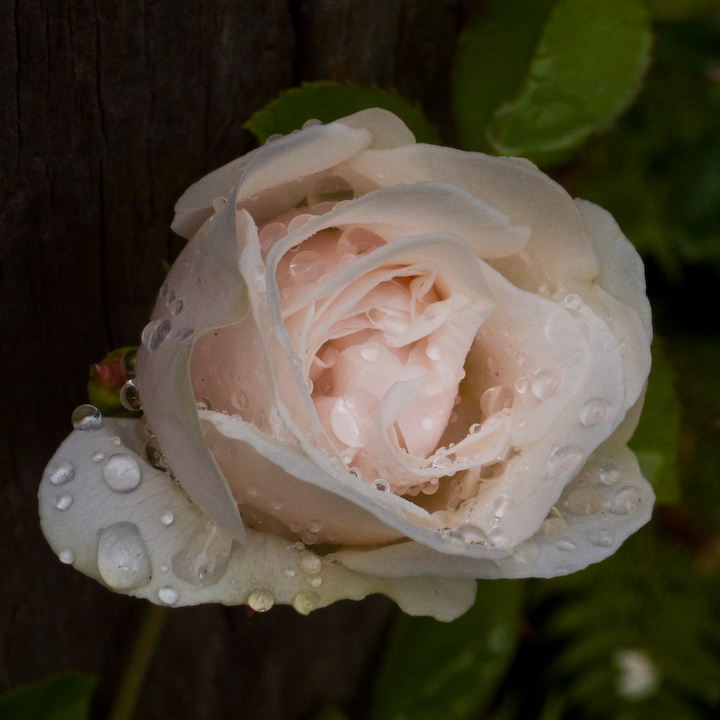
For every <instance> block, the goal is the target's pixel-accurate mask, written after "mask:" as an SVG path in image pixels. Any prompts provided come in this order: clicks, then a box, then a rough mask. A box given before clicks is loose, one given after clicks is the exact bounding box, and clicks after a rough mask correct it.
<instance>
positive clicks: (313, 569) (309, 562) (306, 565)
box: [300, 555, 322, 575]
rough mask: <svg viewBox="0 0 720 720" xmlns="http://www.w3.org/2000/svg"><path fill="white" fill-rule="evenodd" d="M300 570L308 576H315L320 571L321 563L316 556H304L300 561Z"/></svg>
mask: <svg viewBox="0 0 720 720" xmlns="http://www.w3.org/2000/svg"><path fill="white" fill-rule="evenodd" d="M300 569H301V570H302V571H303V572H304V573H307V574H308V575H317V574H318V573H319V572H320V571H321V570H322V561H321V560H320V558H319V557H318V556H317V555H305V556H304V557H303V558H302V559H301V560H300Z"/></svg>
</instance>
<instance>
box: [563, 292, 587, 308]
mask: <svg viewBox="0 0 720 720" xmlns="http://www.w3.org/2000/svg"><path fill="white" fill-rule="evenodd" d="M562 304H563V305H564V306H565V307H566V308H567V309H568V310H579V309H580V308H581V307H582V300H581V299H580V296H579V295H576V294H575V293H570V294H569V295H566V296H565V299H564V300H563V303H562Z"/></svg>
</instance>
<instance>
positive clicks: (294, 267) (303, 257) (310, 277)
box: [290, 250, 325, 285]
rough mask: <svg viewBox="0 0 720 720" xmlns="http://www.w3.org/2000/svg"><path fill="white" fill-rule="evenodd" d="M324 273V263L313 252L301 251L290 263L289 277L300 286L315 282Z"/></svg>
mask: <svg viewBox="0 0 720 720" xmlns="http://www.w3.org/2000/svg"><path fill="white" fill-rule="evenodd" d="M324 272H325V262H324V261H323V259H322V257H321V256H320V253H317V252H315V251H314V250H301V251H300V252H299V253H297V255H295V256H294V257H293V259H292V260H291V261H290V275H291V277H292V279H293V280H294V281H295V282H296V283H299V284H301V285H304V284H306V283H311V282H315V281H316V280H317V279H318V278H319V277H320V276H321V275H323V274H324Z"/></svg>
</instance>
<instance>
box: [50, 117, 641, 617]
mask: <svg viewBox="0 0 720 720" xmlns="http://www.w3.org/2000/svg"><path fill="white" fill-rule="evenodd" d="M173 229H175V230H176V231H177V232H178V233H180V234H181V235H183V236H185V237H187V238H191V239H190V242H189V243H188V245H187V247H186V248H185V250H184V251H183V253H182V254H181V255H180V257H179V258H178V260H177V261H176V263H175V265H174V266H173V268H172V270H171V271H170V274H169V275H168V278H167V282H166V283H165V284H164V285H163V288H162V289H161V292H160V297H159V299H158V301H157V304H156V306H155V310H154V312H153V316H152V321H151V322H150V324H149V325H148V326H147V327H146V328H145V330H144V332H143V345H142V348H141V350H140V352H139V354H138V372H137V378H136V385H137V388H138V390H139V393H140V400H141V403H142V407H143V410H144V413H145V414H144V417H143V419H142V420H140V421H135V420H115V419H109V418H105V419H103V420H102V421H101V422H100V421H99V420H93V419H92V418H91V419H90V420H88V421H86V422H85V425H86V426H89V427H90V428H91V429H82V427H80V429H76V430H75V432H73V433H72V435H71V436H70V437H69V438H68V439H67V440H66V441H65V443H64V444H63V445H62V446H61V448H60V449H59V450H58V452H57V453H56V455H55V457H54V458H53V459H52V461H51V462H50V464H49V465H48V468H47V470H46V473H45V477H44V479H43V482H42V484H41V489H40V501H41V515H42V522H43V529H44V531H45V534H46V536H47V537H48V539H49V541H50V543H51V545H52V546H53V548H54V549H55V551H56V552H57V553H58V554H59V555H60V558H61V559H62V560H63V561H65V562H69V563H73V564H74V565H75V566H76V567H77V568H78V569H80V570H82V571H83V572H85V573H87V574H88V575H91V576H92V577H95V578H97V579H98V580H100V581H102V582H103V583H105V584H106V585H107V586H109V587H110V588H112V589H114V590H121V591H124V592H127V593H129V594H132V595H136V596H139V597H146V598H148V599H150V600H153V601H155V602H163V603H167V604H171V605H184V604H195V603H199V602H208V601H217V602H224V603H228V604H234V603H248V604H250V605H251V606H252V607H254V608H255V609H257V610H266V609H268V608H269V607H270V606H271V605H272V604H273V603H276V602H281V603H292V604H293V605H294V606H295V607H296V608H297V609H298V610H299V611H301V612H305V613H306V612H309V611H310V610H312V609H313V608H315V607H321V606H323V605H327V604H329V603H331V602H333V601H334V600H336V599H339V598H360V597H363V596H365V595H367V594H368V593H372V592H382V593H385V594H387V595H389V596H390V597H392V598H394V599H395V600H396V601H397V602H398V603H399V604H400V606H401V607H402V608H403V609H404V610H406V611H407V612H410V613H413V614H431V615H434V616H435V617H438V618H440V619H444V620H448V619H452V618H453V617H456V616H457V615H459V614H461V613H462V612H464V611H465V610H466V609H467V608H468V607H469V606H470V605H471V603H472V602H473V598H474V593H475V581H474V579H475V578H495V577H527V576H541V577H551V576H554V575H560V574H566V573H569V572H572V571H574V570H578V569H580V568H583V567H585V566H586V565H588V564H589V563H592V562H596V561H598V560H601V559H602V558H604V557H606V556H607V555H609V554H611V553H612V552H614V551H615V549H617V547H618V546H619V545H620V543H621V542H622V541H623V540H624V539H625V538H626V537H627V536H628V535H629V534H630V533H632V532H634V531H635V530H636V529H637V528H638V527H640V526H641V525H643V524H644V523H645V522H646V521H647V520H648V518H649V516H650V510H651V507H652V503H653V493H652V490H651V488H650V486H649V485H648V483H647V482H646V481H645V480H644V478H643V477H642V475H641V474H640V471H639V467H638V464H637V461H636V459H635V457H634V455H633V454H632V452H630V450H629V449H628V448H627V445H626V443H627V440H628V439H629V437H630V435H631V434H632V431H633V429H634V427H635V424H636V422H637V418H638V416H639V413H640V408H641V406H642V398H643V391H644V386H645V382H646V380H647V375H648V371H649V366H650V351H649V346H650V338H651V326H650V309H649V305H648V302H647V299H646V297H645V293H644V287H645V284H644V277H643V268H642V263H641V261H640V259H639V257H638V255H637V253H636V252H635V251H634V249H633V248H632V246H631V245H630V243H629V242H628V241H627V240H626V239H625V237H624V236H623V235H622V233H621V232H620V230H619V228H618V227H617V225H616V224H615V222H614V221H613V219H612V217H611V216H610V215H609V214H608V213H607V212H605V211H604V210H602V209H601V208H599V207H597V206H595V205H592V204H591V203H588V202H584V201H582V200H577V201H574V202H573V201H572V200H571V199H570V197H569V196H568V195H567V194H566V192H565V191H564V190H563V189H562V188H561V187H560V186H559V185H557V184H556V183H554V182H553V181H552V180H550V179H549V178H548V177H547V176H546V175H544V174H543V173H541V172H540V171H539V170H537V168H535V166H534V165H532V164H531V163H529V162H527V161H525V160H520V159H515V158H495V157H488V156H485V155H481V154H477V153H468V152H460V151H458V150H453V149H450V148H441V147H434V146H428V145H418V144H415V141H414V138H413V136H412V134H411V133H410V132H409V131H408V129H407V128H406V127H405V125H404V124H403V123H402V122H401V121H400V120H399V119H398V118H396V117H395V116H394V115H392V114H390V113H388V112H386V111H383V110H378V109H375V110H367V111H363V112H360V113H357V114H355V115H351V116H350V117H347V118H344V119H342V120H338V121H337V122H334V123H331V124H329V125H319V124H308V126H306V127H305V129H303V130H302V131H301V132H298V133H293V134H291V135H289V136H286V137H282V138H280V139H276V140H273V141H271V142H268V143H266V144H265V145H264V146H263V147H261V148H259V149H257V150H255V151H253V152H251V153H249V154H248V155H246V156H244V157H242V158H240V159H238V160H235V161H234V162H232V163H230V164H229V165H226V166H225V167H223V168H220V169H219V170H216V171H215V172H213V173H211V174H210V175H208V176H207V177H205V178H203V179H202V180H200V181H199V182H198V183H196V184H195V185H193V186H192V187H191V188H190V189H189V190H188V191H187V192H186V193H185V195H183V197H182V198H181V199H180V201H179V202H178V204H177V206H176V216H175V221H174V223H173ZM80 425H82V423H80ZM76 427H78V426H77V425H76Z"/></svg>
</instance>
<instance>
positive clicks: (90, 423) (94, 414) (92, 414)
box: [70, 405, 102, 430]
mask: <svg viewBox="0 0 720 720" xmlns="http://www.w3.org/2000/svg"><path fill="white" fill-rule="evenodd" d="M70 420H71V422H72V424H73V427H74V428H75V429H76V430H98V429H99V428H100V427H101V426H102V413H101V412H100V411H99V410H98V409H97V408H96V407H95V406H94V405H79V406H78V407H76V408H75V410H73V414H72V416H71V417H70Z"/></svg>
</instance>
